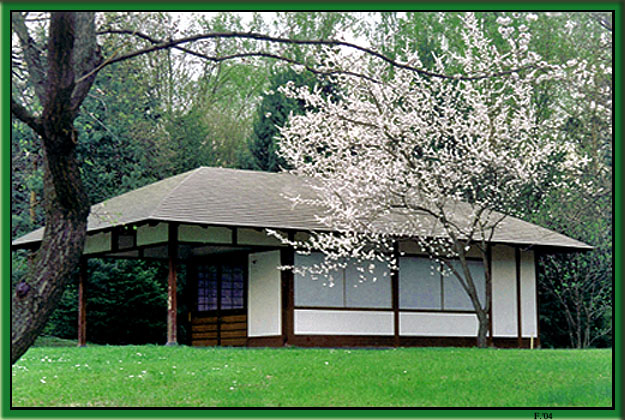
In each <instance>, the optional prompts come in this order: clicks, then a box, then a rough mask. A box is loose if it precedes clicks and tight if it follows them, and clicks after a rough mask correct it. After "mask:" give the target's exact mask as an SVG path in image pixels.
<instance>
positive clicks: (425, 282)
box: [399, 257, 443, 310]
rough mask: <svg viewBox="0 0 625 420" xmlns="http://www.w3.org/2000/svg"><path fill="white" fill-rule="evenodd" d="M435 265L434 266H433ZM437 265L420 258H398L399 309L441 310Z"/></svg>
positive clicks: (439, 276)
mask: <svg viewBox="0 0 625 420" xmlns="http://www.w3.org/2000/svg"><path fill="white" fill-rule="evenodd" d="M434 264H436V266H435V265H434ZM441 297H442V294H441V275H440V272H439V270H438V263H435V262H434V261H432V260H430V259H428V258H421V257H400V258H399V307H400V308H401V309H439V310H440V309H443V307H442V299H441Z"/></svg>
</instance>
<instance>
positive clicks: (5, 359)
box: [0, 0, 623, 419]
mask: <svg viewBox="0 0 625 420" xmlns="http://www.w3.org/2000/svg"><path fill="white" fill-rule="evenodd" d="M217 1H221V2H220V3H209V2H202V3H200V2H198V3H192V2H180V3H174V4H172V3H169V4H167V3H162V4H161V3H155V2H140V1H137V0H135V1H131V2H122V1H114V2H107V3H104V2H97V3H86V4H85V3H84V2H78V1H77V2H69V1H65V2H50V3H48V2H41V1H39V2H30V1H22V2H16V1H9V2H4V3H1V4H0V19H1V20H0V31H1V32H0V33H1V42H2V65H1V66H0V75H1V79H2V88H0V89H2V102H0V119H1V121H2V126H1V127H2V131H1V133H2V134H1V141H0V203H1V204H0V208H1V209H2V213H1V216H0V263H1V264H0V267H1V273H2V277H1V278H2V284H1V287H0V315H1V324H0V326H1V330H0V331H1V341H2V345H1V353H0V361H1V362H0V363H1V365H0V367H1V369H0V372H1V378H0V379H1V385H2V391H1V392H2V395H1V397H2V398H1V404H2V406H1V411H0V416H1V417H7V418H31V417H57V418H69V417H74V418H76V417H150V418H153V417H189V418H198V417H218V418H220V417H232V418H237V417H238V418H240V417H267V418H274V417H281V418H290V417H303V418H304V417H305V418H318V417H356V418H378V417H395V418H413V417H421V418H431V417H435V418H450V417H466V418H484V417H487V418H524V419H533V418H534V413H535V412H551V413H553V418H554V419H560V418H622V416H623V406H622V401H621V399H620V397H619V396H620V395H621V394H622V390H623V388H622V370H623V364H622V354H623V350H622V349H623V347H622V331H621V329H622V323H621V320H622V319H623V313H622V294H623V289H622V284H621V279H622V260H621V258H618V257H617V255H618V256H619V257H620V255H621V254H622V229H623V226H622V216H621V215H622V209H623V207H622V190H621V188H622V176H623V174H622V157H623V156H622V154H623V145H622V143H621V141H622V140H623V133H622V121H621V119H620V116H621V115H622V111H623V108H622V95H623V84H622V70H623V69H622V65H623V61H622V60H623V56H622V48H623V32H622V30H623V29H622V23H623V2H622V1H601V2H579V3H573V2H570V1H539V0H532V1H524V2H517V3H504V2H494V1H493V2H488V1H481V2H472V3H467V2H458V1H444V2H438V3H425V2H424V3H414V2H403V1H390V2H385V3H379V2H371V3H365V2H362V1H358V0H341V1H340V2H337V1H328V0H322V1H314V2H306V3H294V2H289V1H276V0H273V1H271V2H266V3H255V2H251V1H240V2H236V3H226V2H223V0H217ZM377 1H379V0H377ZM26 8H27V9H32V10H53V9H56V10H72V9H83V10H154V9H159V10H181V11H184V10H233V11H235V10H240V11H242V10H258V11H263V10H265V11H271V10H293V11H297V10H309V9H316V10H380V9H383V10H441V11H444V10H536V11H546V10H579V11H583V10H605V11H614V40H615V43H614V52H615V54H614V67H613V71H614V109H615V112H614V116H613V121H614V152H615V155H614V163H615V168H614V187H615V189H614V194H615V195H614V207H615V208H614V215H615V216H614V217H615V220H614V233H615V234H614V251H615V252H614V257H613V258H614V263H615V265H614V274H615V277H614V296H615V308H614V321H615V323H614V350H613V358H614V359H613V360H614V391H615V392H614V393H613V397H614V404H615V409H614V410H602V409H562V410H560V409H557V408H541V407H536V408H535V409H516V410H515V409H512V410H502V409H441V410H430V409H423V410H421V409H383V410H378V409H367V410H363V409H354V410H351V409H319V410H297V409H252V410H244V409H231V410H224V409H214V410H208V409H206V410H193V411H189V410H184V409H139V410H135V409H120V410H117V409H113V410H86V409H25V410H11V409H10V404H11V396H10V380H11V376H10V371H11V370H10V368H9V366H10V339H9V330H10V319H9V316H10V281H9V279H10V275H11V274H10V261H11V260H10V240H11V237H10V223H11V219H10V211H11V210H10V196H11V195H10V188H11V184H10V176H11V169H10V168H11V167H10V147H9V146H10V137H11V125H10V119H11V116H10V102H9V101H10V97H9V93H8V91H9V89H10V83H11V82H10V71H7V70H8V69H10V55H9V54H8V51H9V50H10V47H11V43H10V38H11V33H10V11H11V10H17V9H26Z"/></svg>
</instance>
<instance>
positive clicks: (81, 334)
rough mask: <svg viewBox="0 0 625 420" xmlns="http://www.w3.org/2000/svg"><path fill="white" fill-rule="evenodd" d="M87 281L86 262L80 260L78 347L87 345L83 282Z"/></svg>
mask: <svg viewBox="0 0 625 420" xmlns="http://www.w3.org/2000/svg"><path fill="white" fill-rule="evenodd" d="M86 281H87V260H86V259H85V258H83V259H81V260H80V270H79V272H78V347H85V346H86V345H87V296H86V295H85V282H86Z"/></svg>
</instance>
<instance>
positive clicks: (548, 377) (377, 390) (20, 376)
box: [12, 346, 612, 407]
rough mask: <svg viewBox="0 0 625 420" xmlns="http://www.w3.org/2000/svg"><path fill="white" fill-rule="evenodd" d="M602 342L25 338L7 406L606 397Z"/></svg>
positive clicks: (542, 401)
mask: <svg viewBox="0 0 625 420" xmlns="http://www.w3.org/2000/svg"><path fill="white" fill-rule="evenodd" d="M611 359H612V352H611V350H581V351H580V350H495V349H458V348H451V349H450V348H445V349H443V348H425V349H418V348H404V349H381V350H354V349H351V350H347V349H300V348H284V349H245V348H230V349H228V348H190V347H186V346H178V347H164V346H92V347H87V348H75V347H37V348H31V349H30V350H29V351H28V352H27V353H26V354H25V355H24V357H22V359H21V360H19V361H18V363H17V364H16V365H15V366H13V371H12V375H13V376H12V381H13V383H12V403H13V406H15V407H23V406H25V407H41V406H44V407H49V406H70V407H105V406H125V407H161V406H172V407H175V406H180V407H182V406H191V407H237V406H241V407H242V406H270V407H284V406H404V407H457V406H460V407H571V406H593V407H595V406H610V405H611V404H612V396H611V395H612V370H611Z"/></svg>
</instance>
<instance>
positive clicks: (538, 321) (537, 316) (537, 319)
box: [534, 249, 540, 348]
mask: <svg viewBox="0 0 625 420" xmlns="http://www.w3.org/2000/svg"><path fill="white" fill-rule="evenodd" d="M539 256H540V252H539V251H538V249H534V294H535V296H536V297H535V299H536V301H535V302H534V304H535V305H536V340H535V343H534V348H540V299H539V297H538V270H539V263H538V258H539Z"/></svg>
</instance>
